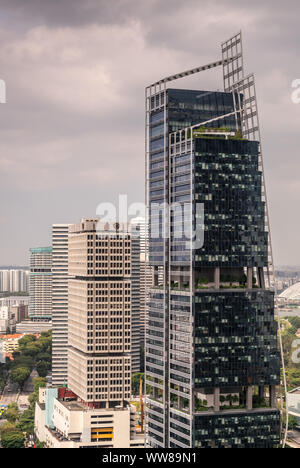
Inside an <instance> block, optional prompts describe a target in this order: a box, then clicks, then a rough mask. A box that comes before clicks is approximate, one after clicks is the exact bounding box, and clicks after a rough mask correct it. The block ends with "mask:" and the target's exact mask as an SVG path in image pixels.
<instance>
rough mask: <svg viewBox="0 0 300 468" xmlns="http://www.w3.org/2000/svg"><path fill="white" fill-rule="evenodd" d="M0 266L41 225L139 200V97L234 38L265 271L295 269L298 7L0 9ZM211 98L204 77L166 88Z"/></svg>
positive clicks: (44, 3)
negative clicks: (256, 143)
mask: <svg viewBox="0 0 300 468" xmlns="http://www.w3.org/2000/svg"><path fill="white" fill-rule="evenodd" d="M0 5H1V8H0V78H1V79H4V80H5V81H6V85H7V104H5V105H0V197H1V211H0V232H1V243H0V265H5V264H24V265H25V264H27V263H28V249H29V248H30V247H37V246H44V245H47V244H49V243H50V231H51V225H52V223H63V222H77V221H78V220H79V219H80V218H81V217H85V216H95V213H96V208H97V205H98V204H99V203H101V202H110V201H112V202H114V201H116V200H117V197H118V195H119V194H128V197H129V201H130V202H132V201H138V202H142V201H143V199H144V88H145V86H146V85H148V84H150V83H151V82H153V81H156V80H157V79H159V78H162V77H164V76H166V75H170V74H173V73H177V72H179V71H182V70H185V69H189V68H192V67H196V66H198V65H202V64H206V63H209V62H211V61H214V60H216V59H219V58H220V43H221V42H222V41H224V40H226V39H228V38H229V37H231V36H232V35H234V34H235V33H237V32H238V31H239V30H240V29H241V30H242V31H243V42H244V59H245V65H246V72H252V71H253V72H255V74H256V81H257V92H258V99H259V111H260V121H261V126H262V135H263V150H264V160H265V171H266V179H267V184H268V197H269V206H270V216H271V226H272V237H273V244H274V245H273V249H274V256H275V263H276V264H277V265H279V264H289V265H295V264H298V265H300V248H299V231H300V213H299V211H300V210H299V208H300V183H299V174H300V158H299V125H300V104H298V105H297V104H293V103H292V100H291V93H292V87H291V84H292V81H293V80H295V79H297V78H299V79H300V66H299V65H300V64H299V55H300V54H299V36H300V34H299V14H300V2H299V1H298V0H287V1H285V2H283V1H277V0H269V1H265V2H261V0H259V1H257V0H252V1H251V2H248V1H245V0H242V1H241V0H240V1H235V0H231V1H226V0H225V1H222V2H220V0H217V1H214V0H209V1H206V0H185V1H182V0H180V1H179V0H143V1H142V0H112V1H108V0H85V1H82V0H26V1H24V0H0ZM181 86H182V87H189V86H191V87H193V88H198V89H208V90H209V89H222V82H221V75H220V73H214V72H205V73H203V74H201V75H198V77H197V81H195V80H191V81H186V80H185V81H182V82H181V81H178V82H177V83H176V87H181Z"/></svg>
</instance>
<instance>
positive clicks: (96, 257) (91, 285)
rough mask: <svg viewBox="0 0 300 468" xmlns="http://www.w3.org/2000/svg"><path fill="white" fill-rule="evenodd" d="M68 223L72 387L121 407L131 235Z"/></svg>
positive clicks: (125, 391) (93, 400)
mask: <svg viewBox="0 0 300 468" xmlns="http://www.w3.org/2000/svg"><path fill="white" fill-rule="evenodd" d="M97 222H98V221H96V220H83V221H82V222H81V223H79V224H78V225H73V226H71V227H70V235H69V274H70V276H73V278H72V279H70V280H69V318H68V324H69V330H68V331H69V337H68V344H69V351H68V387H69V388H70V389H71V390H72V391H73V392H74V393H75V394H76V395H77V396H78V397H79V398H81V399H82V400H83V401H85V402H87V403H89V404H90V405H96V406H99V407H110V406H123V405H124V402H126V401H128V400H129V399H130V388H131V356H130V353H131V241H130V235H129V234H126V233H118V232H108V231H107V232H103V233H102V234H101V233H99V232H96V227H97Z"/></svg>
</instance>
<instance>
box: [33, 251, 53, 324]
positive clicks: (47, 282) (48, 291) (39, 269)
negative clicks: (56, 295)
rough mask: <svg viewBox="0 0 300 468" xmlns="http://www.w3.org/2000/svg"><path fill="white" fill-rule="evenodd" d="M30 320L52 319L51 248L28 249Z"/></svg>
mask: <svg viewBox="0 0 300 468" xmlns="http://www.w3.org/2000/svg"><path fill="white" fill-rule="evenodd" d="M29 295H30V303H29V317H30V319H31V320H34V321H35V320H37V321H39V320H46V321H47V320H50V319H51V317H52V247H42V248H34V249H30V289H29Z"/></svg>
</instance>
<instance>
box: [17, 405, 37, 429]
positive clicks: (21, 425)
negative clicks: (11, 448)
mask: <svg viewBox="0 0 300 468" xmlns="http://www.w3.org/2000/svg"><path fill="white" fill-rule="evenodd" d="M16 427H17V429H18V430H20V431H21V432H26V433H27V434H33V433H34V408H28V409H27V410H26V411H24V413H22V414H21V415H20V418H19V421H18V424H17V426H16Z"/></svg>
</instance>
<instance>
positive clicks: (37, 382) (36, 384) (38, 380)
mask: <svg viewBox="0 0 300 468" xmlns="http://www.w3.org/2000/svg"><path fill="white" fill-rule="evenodd" d="M46 385H47V379H45V378H44V377H35V378H34V379H33V388H34V391H35V392H38V391H39V388H41V387H46Z"/></svg>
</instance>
